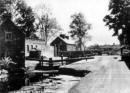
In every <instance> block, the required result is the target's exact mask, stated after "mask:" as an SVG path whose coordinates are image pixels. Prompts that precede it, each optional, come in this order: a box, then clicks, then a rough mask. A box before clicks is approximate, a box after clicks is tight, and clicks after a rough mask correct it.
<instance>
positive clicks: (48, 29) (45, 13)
mask: <svg viewBox="0 0 130 93" xmlns="http://www.w3.org/2000/svg"><path fill="white" fill-rule="evenodd" d="M39 9H40V12H41V15H37V19H38V22H37V23H36V24H35V25H36V28H37V29H38V30H40V32H41V34H44V35H42V37H41V38H42V39H44V40H45V44H47V42H48V40H49V39H50V38H51V37H52V36H53V37H54V36H55V35H56V34H57V33H58V32H59V31H60V30H61V27H60V26H59V25H58V23H57V21H56V18H53V17H51V13H50V11H49V9H47V8H46V6H44V7H40V8H39Z"/></svg>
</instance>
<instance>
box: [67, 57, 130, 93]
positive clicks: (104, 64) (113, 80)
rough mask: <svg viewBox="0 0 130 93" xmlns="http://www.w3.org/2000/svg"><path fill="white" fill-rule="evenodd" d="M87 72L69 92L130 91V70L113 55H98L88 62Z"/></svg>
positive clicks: (108, 92) (115, 92)
mask: <svg viewBox="0 0 130 93" xmlns="http://www.w3.org/2000/svg"><path fill="white" fill-rule="evenodd" d="M86 65H87V67H86V69H88V70H90V71H91V73H89V74H87V75H86V76H85V77H84V78H83V79H81V81H80V82H79V83H78V84H77V85H75V86H74V87H72V88H71V89H70V91H69V93H130V70H129V69H128V68H127V66H126V65H125V63H124V62H123V61H119V58H117V59H116V57H113V56H102V57H97V58H96V60H95V61H93V62H88V63H87V64H86Z"/></svg>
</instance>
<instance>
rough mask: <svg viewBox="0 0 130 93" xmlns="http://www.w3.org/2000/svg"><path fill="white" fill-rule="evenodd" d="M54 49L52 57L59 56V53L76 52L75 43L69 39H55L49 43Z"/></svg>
mask: <svg viewBox="0 0 130 93" xmlns="http://www.w3.org/2000/svg"><path fill="white" fill-rule="evenodd" d="M50 45H51V46H53V47H54V56H60V52H64V51H76V45H75V42H74V41H73V40H71V39H69V38H62V37H60V36H58V37H56V38H55V39H54V40H53V41H52V42H51V43H50Z"/></svg>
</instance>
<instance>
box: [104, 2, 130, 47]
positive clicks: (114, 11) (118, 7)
mask: <svg viewBox="0 0 130 93" xmlns="http://www.w3.org/2000/svg"><path fill="white" fill-rule="evenodd" d="M129 6H130V1H129V0H111V1H110V4H109V11H110V13H109V14H108V15H106V16H105V17H104V21H105V22H106V25H107V26H108V27H109V29H113V30H114V34H113V36H118V39H119V41H120V44H121V45H124V44H128V45H130V38H129V37H130V31H129V30H130V26H129V25H130V18H129V16H130V7H129ZM120 31H122V33H119V32H120Z"/></svg>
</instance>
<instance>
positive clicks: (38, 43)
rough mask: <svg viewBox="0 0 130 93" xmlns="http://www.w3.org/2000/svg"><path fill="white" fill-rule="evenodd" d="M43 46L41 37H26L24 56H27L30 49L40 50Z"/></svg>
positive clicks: (42, 49) (43, 42)
mask: <svg viewBox="0 0 130 93" xmlns="http://www.w3.org/2000/svg"><path fill="white" fill-rule="evenodd" d="M44 48H45V41H44V40H42V39H32V38H26V39H25V56H26V57H27V56H29V52H30V51H32V50H39V51H41V52H43V51H44Z"/></svg>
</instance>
